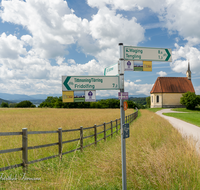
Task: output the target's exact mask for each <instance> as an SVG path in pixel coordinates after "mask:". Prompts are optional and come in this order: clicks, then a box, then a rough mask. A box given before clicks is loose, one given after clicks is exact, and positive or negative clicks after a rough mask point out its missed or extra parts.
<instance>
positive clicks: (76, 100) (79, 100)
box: [74, 98, 85, 102]
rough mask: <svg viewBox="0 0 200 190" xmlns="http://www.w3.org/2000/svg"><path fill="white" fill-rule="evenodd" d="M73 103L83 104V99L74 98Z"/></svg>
mask: <svg viewBox="0 0 200 190" xmlns="http://www.w3.org/2000/svg"><path fill="white" fill-rule="evenodd" d="M74 102H85V98H74Z"/></svg>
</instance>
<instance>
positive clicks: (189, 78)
mask: <svg viewBox="0 0 200 190" xmlns="http://www.w3.org/2000/svg"><path fill="white" fill-rule="evenodd" d="M191 73H192V72H191V71H190V62H189V61H188V70H187V72H186V76H187V78H188V80H191Z"/></svg>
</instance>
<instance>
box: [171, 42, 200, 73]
mask: <svg viewBox="0 0 200 190" xmlns="http://www.w3.org/2000/svg"><path fill="white" fill-rule="evenodd" d="M175 47H176V49H175V50H174V51H173V55H172V57H173V62H172V63H170V66H171V68H172V70H173V71H175V72H178V73H183V74H185V73H186V71H187V68H188V61H189V62H190V69H191V71H192V73H193V74H196V75H199V74H200V51H199V50H198V49H197V48H195V47H191V46H190V45H189V44H186V45H185V46H184V47H183V46H179V45H178V44H175Z"/></svg>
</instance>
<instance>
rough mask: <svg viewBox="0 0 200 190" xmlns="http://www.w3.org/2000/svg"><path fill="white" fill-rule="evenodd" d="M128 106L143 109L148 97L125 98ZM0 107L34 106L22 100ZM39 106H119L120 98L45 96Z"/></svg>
mask: <svg viewBox="0 0 200 190" xmlns="http://www.w3.org/2000/svg"><path fill="white" fill-rule="evenodd" d="M127 103H128V108H136V107H137V108H138V109H144V108H149V107H150V97H147V98H133V99H132V98H130V99H129V100H127ZM0 107H4V108H5V107H7V108H8V107H10V108H28V107H31V108H34V107H36V106H35V105H34V104H33V103H32V102H31V101H28V100H26V101H22V102H19V103H7V102H2V103H1V105H0ZM38 107H39V108H45V107H47V108H119V107H120V100H118V99H103V100H99V101H97V102H72V103H63V102H62V96H61V97H53V96H49V97H47V98H46V99H45V100H44V101H43V102H42V103H41V104H40V105H39V106H38Z"/></svg>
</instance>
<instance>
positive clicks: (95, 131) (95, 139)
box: [94, 124, 97, 145]
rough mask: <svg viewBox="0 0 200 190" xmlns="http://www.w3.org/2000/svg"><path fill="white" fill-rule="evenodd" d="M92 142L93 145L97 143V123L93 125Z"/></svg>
mask: <svg viewBox="0 0 200 190" xmlns="http://www.w3.org/2000/svg"><path fill="white" fill-rule="evenodd" d="M94 142H95V145H97V125H96V124H95V125H94Z"/></svg>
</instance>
